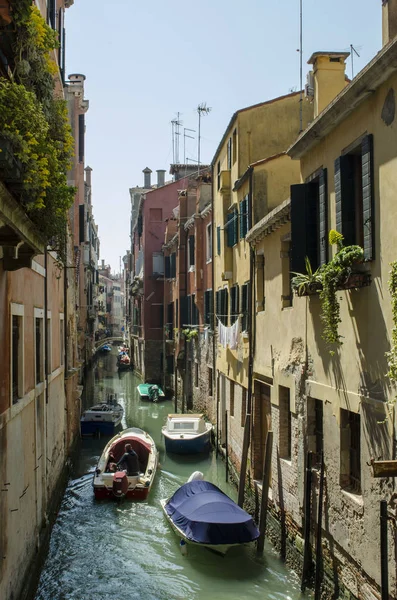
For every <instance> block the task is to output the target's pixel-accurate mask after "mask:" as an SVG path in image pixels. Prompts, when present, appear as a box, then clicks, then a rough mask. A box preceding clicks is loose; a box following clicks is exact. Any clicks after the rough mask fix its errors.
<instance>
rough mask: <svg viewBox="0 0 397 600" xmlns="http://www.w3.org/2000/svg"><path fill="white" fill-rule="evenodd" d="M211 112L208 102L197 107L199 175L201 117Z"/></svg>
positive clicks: (198, 161)
mask: <svg viewBox="0 0 397 600" xmlns="http://www.w3.org/2000/svg"><path fill="white" fill-rule="evenodd" d="M211 110H212V109H211V108H210V107H209V106H207V103H206V102H202V103H201V104H199V105H198V107H197V112H198V151H197V165H198V169H197V171H198V174H200V144H201V135H200V132H201V115H203V116H205V115H208V113H210V112H211Z"/></svg>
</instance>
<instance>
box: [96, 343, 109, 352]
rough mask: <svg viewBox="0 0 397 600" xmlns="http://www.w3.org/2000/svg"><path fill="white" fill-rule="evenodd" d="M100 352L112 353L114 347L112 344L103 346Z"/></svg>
mask: <svg viewBox="0 0 397 600" xmlns="http://www.w3.org/2000/svg"><path fill="white" fill-rule="evenodd" d="M99 351H100V352H111V351H112V346H111V345H110V344H104V345H103V346H101V347H100V348H99Z"/></svg>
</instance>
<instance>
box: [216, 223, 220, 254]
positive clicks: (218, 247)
mask: <svg viewBox="0 0 397 600" xmlns="http://www.w3.org/2000/svg"><path fill="white" fill-rule="evenodd" d="M216 246H217V251H218V256H219V255H220V253H221V228H220V227H217V228H216Z"/></svg>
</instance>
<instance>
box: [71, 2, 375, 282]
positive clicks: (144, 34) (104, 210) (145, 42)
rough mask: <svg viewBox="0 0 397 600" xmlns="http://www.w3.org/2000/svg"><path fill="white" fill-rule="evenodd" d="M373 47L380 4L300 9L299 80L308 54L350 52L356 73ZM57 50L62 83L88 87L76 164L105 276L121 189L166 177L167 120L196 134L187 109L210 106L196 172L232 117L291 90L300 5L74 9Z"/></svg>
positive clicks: (123, 219)
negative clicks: (76, 76) (82, 160)
mask: <svg viewBox="0 0 397 600" xmlns="http://www.w3.org/2000/svg"><path fill="white" fill-rule="evenodd" d="M381 39H382V34H381V0H328V1H324V0H303V61H304V62H303V65H304V69H303V72H304V80H305V76H306V72H307V71H308V70H309V66H308V65H307V64H306V62H307V60H308V58H309V57H310V55H311V54H312V53H313V52H315V51H319V50H339V51H340V50H349V49H350V44H353V45H354V46H355V48H356V49H357V50H358V53H359V54H360V57H357V56H355V57H354V72H355V74H357V73H358V71H359V70H361V69H362V68H363V67H364V66H365V65H366V64H367V63H368V61H369V60H370V59H371V58H372V57H373V56H374V55H375V54H376V52H377V51H378V50H379V49H380V47H381ZM66 43H67V46H66V70H67V74H69V73H84V74H85V75H86V78H87V79H86V92H85V95H86V98H88V99H89V101H90V108H89V111H88V113H87V115H86V126H87V134H86V165H89V166H90V167H92V169H93V173H92V180H93V204H94V215H95V219H96V222H97V224H98V226H99V236H100V240H101V258H103V259H104V260H105V263H110V265H111V266H112V270H113V272H118V270H119V257H120V256H123V255H124V254H125V253H126V250H127V248H129V217H130V199H129V193H128V189H129V188H130V187H133V186H136V185H142V183H143V174H142V169H144V168H145V167H146V166H148V167H150V168H151V169H152V171H153V175H152V181H153V180H155V178H156V172H155V171H156V169H167V173H168V170H169V165H170V163H171V162H172V126H171V121H172V119H175V118H176V116H177V112H178V111H179V113H180V119H181V120H182V121H183V125H182V127H181V131H182V133H183V127H186V128H190V129H195V130H196V131H197V125H198V121H197V112H196V108H197V105H198V104H200V103H202V102H206V103H207V106H209V107H211V109H212V110H211V113H210V114H208V115H207V116H206V117H205V118H203V119H202V144H201V162H202V163H205V162H210V161H211V159H212V157H213V154H214V152H215V150H216V147H217V145H218V143H219V141H220V139H221V137H222V135H223V132H224V130H225V128H226V126H227V124H228V122H229V120H230V117H231V116H232V114H233V113H234V112H235V111H236V110H237V109H239V108H243V107H244V106H249V105H250V104H255V103H257V102H262V101H264V100H268V99H270V98H273V97H276V96H280V95H283V94H287V93H288V92H289V91H291V90H295V89H296V90H298V89H299V53H298V52H297V49H298V48H299V0H274V1H272V2H271V1H270V0H244V1H239V0H200V1H199V2H180V1H178V2H177V1H176V0H146V1H140V0H111V2H109V1H107V2H106V1H105V0H75V3H74V5H73V6H72V7H71V8H69V9H68V10H67V14H66ZM347 74H348V75H349V76H351V63H350V59H349V60H348V68H347ZM186 133H187V134H189V135H197V133H196V134H195V133H191V132H186ZM186 155H187V156H188V157H189V158H191V159H197V141H196V140H190V139H188V138H187V139H186ZM179 156H180V162H182V161H183V136H181V137H180V145H179ZM167 178H170V176H167Z"/></svg>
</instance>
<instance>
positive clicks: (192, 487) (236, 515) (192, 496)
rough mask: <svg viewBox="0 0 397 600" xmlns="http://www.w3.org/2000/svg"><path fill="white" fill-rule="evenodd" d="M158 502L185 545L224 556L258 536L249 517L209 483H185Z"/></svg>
mask: <svg viewBox="0 0 397 600" xmlns="http://www.w3.org/2000/svg"><path fill="white" fill-rule="evenodd" d="M160 502H161V506H162V508H163V511H164V514H165V516H166V518H167V520H168V522H169V524H170V525H171V527H172V529H173V530H174V531H175V533H176V534H177V535H178V537H180V538H181V540H183V541H184V542H186V543H187V544H193V545H197V546H203V547H205V548H209V549H211V550H215V551H216V552H219V553H220V554H226V552H227V551H228V550H229V548H231V547H232V546H241V545H242V544H249V543H251V542H253V541H255V540H256V539H257V538H258V537H259V530H258V528H257V527H256V525H255V523H254V521H253V519H252V517H251V516H250V515H249V514H248V513H247V512H246V511H245V510H243V509H242V508H240V507H239V506H238V505H237V504H236V503H235V502H234V501H233V500H232V499H231V498H229V496H227V495H226V494H225V493H224V492H222V490H220V489H219V488H218V487H217V486H216V485H214V484H213V483H210V482H209V481H201V480H197V479H195V480H193V481H189V482H188V483H185V484H184V485H182V486H181V487H180V488H179V489H178V490H177V491H176V492H175V494H174V495H173V496H171V498H169V499H167V500H161V501H160Z"/></svg>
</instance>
